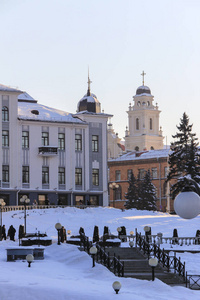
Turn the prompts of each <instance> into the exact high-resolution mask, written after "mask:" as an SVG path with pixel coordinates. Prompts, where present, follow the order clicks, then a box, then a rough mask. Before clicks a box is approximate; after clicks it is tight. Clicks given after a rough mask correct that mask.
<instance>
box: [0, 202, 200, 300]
mask: <svg viewBox="0 0 200 300" xmlns="http://www.w3.org/2000/svg"><path fill="white" fill-rule="evenodd" d="M23 221H24V212H22V211H18V212H16V211H15V212H7V213H3V224H5V226H6V229H7V230H8V228H9V226H10V225H11V224H12V225H13V226H14V227H15V228H16V229H17V231H18V228H19V225H20V224H23ZM57 222H60V223H61V224H62V225H63V226H65V228H66V229H67V230H71V233H72V234H74V235H76V234H78V231H79V228H80V227H83V228H84V229H85V233H86V235H87V236H89V237H92V235H93V229H94V226H95V225H97V226H98V227H99V232H100V234H101V235H102V233H103V227H104V226H108V227H109V229H110V231H111V232H112V233H113V234H117V227H119V226H125V227H126V229H127V233H129V232H130V231H131V230H133V231H135V228H137V229H138V231H139V232H140V231H141V232H142V233H143V232H144V231H143V228H144V226H145V225H148V226H151V228H152V234H156V233H158V232H162V233H163V235H164V236H172V232H173V229H174V228H177V230H178V234H179V236H191V237H192V236H194V235H195V233H196V230H197V229H199V224H200V223H199V217H197V218H195V219H193V220H189V221H188V220H183V219H180V218H179V217H177V216H176V215H168V214H166V213H165V214H163V213H159V212H155V213H153V212H149V211H136V210H129V211H124V212H122V211H121V210H117V209H113V208H87V209H77V208H74V207H67V208H64V209H61V208H56V209H47V210H32V211H30V210H29V211H27V232H30V233H31V232H37V231H38V230H39V231H40V232H41V233H42V232H46V233H47V235H48V237H49V238H52V240H53V244H52V245H51V246H48V247H45V252H44V253H45V259H44V260H37V261H34V262H33V263H32V265H31V268H28V264H27V262H26V261H21V260H19V261H16V262H7V261H6V248H9V247H12V246H18V240H17V234H16V242H12V241H10V240H6V241H2V242H0V265H1V272H0V299H1V300H14V299H15V300H21V299H25V300H36V299H37V300H38V299H39V300H47V299H48V300H55V299H59V300H74V299H76V300H79V299H80V300H90V299H92V300H93V299H97V300H98V299H101V300H102V299H103V300H107V299H109V300H112V299H116V297H117V298H118V299H126V300H132V299H137V300H144V299H145V300H146V299H150V300H151V299H154V300H161V299H162V300H168V299H170V298H171V299H182V300H189V299H192V300H197V299H199V293H200V292H199V291H192V290H189V289H186V288H184V287H170V286H168V285H166V284H164V283H163V282H161V281H160V280H158V279H156V280H155V281H154V282H152V281H146V280H137V279H133V278H118V277H116V276H115V275H114V274H112V273H111V272H110V271H108V270H107V269H106V268H105V267H103V266H102V265H100V264H96V266H95V268H92V260H91V258H90V257H89V255H87V254H86V253H85V252H80V251H79V250H78V249H77V247H76V246H73V245H68V244H66V243H64V244H61V245H60V246H59V245H57V232H56V230H55V224H56V223H57ZM185 247H187V249H188V248H189V247H190V246H185ZM194 247H195V249H197V250H200V246H199V245H193V248H194ZM182 248H183V246H182ZM172 250H173V249H172ZM181 256H182V257H183V261H184V260H185V261H186V270H188V271H189V273H191V272H193V273H196V274H198V273H199V271H198V270H199V268H200V254H190V253H184V254H182V255H181ZM115 280H119V281H120V282H121V284H122V288H121V290H120V292H119V294H118V295H116V294H115V292H114V291H113V289H112V283H113V282H114V281H115Z"/></svg>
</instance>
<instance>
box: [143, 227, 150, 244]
mask: <svg viewBox="0 0 200 300" xmlns="http://www.w3.org/2000/svg"><path fill="white" fill-rule="evenodd" d="M150 230H151V227H149V226H144V232H145V239H146V241H147V243H149V235H150Z"/></svg>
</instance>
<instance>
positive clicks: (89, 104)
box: [77, 93, 101, 113]
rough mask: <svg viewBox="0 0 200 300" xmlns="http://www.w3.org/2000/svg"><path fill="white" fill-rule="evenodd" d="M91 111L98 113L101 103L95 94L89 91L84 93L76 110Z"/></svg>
mask: <svg viewBox="0 0 200 300" xmlns="http://www.w3.org/2000/svg"><path fill="white" fill-rule="evenodd" d="M85 110H87V111H88V112H93V113H100V112H101V104H100V102H99V100H98V99H97V96H96V95H95V94H92V93H89V95H88V94H86V95H85V96H84V97H83V98H82V99H81V100H80V101H79V102H78V105H77V112H80V111H85Z"/></svg>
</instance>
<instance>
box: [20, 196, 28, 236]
mask: <svg viewBox="0 0 200 300" xmlns="http://www.w3.org/2000/svg"><path fill="white" fill-rule="evenodd" d="M20 202H21V203H22V204H24V233H25V234H26V205H28V204H29V203H30V199H29V198H28V196H26V195H23V196H22V198H21V199H20Z"/></svg>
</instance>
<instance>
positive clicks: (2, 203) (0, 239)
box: [0, 198, 6, 241]
mask: <svg viewBox="0 0 200 300" xmlns="http://www.w3.org/2000/svg"><path fill="white" fill-rule="evenodd" d="M5 205H6V202H5V201H4V199H3V198H1V199H0V206H1V230H0V241H2V211H3V207H4V206H5Z"/></svg>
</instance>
